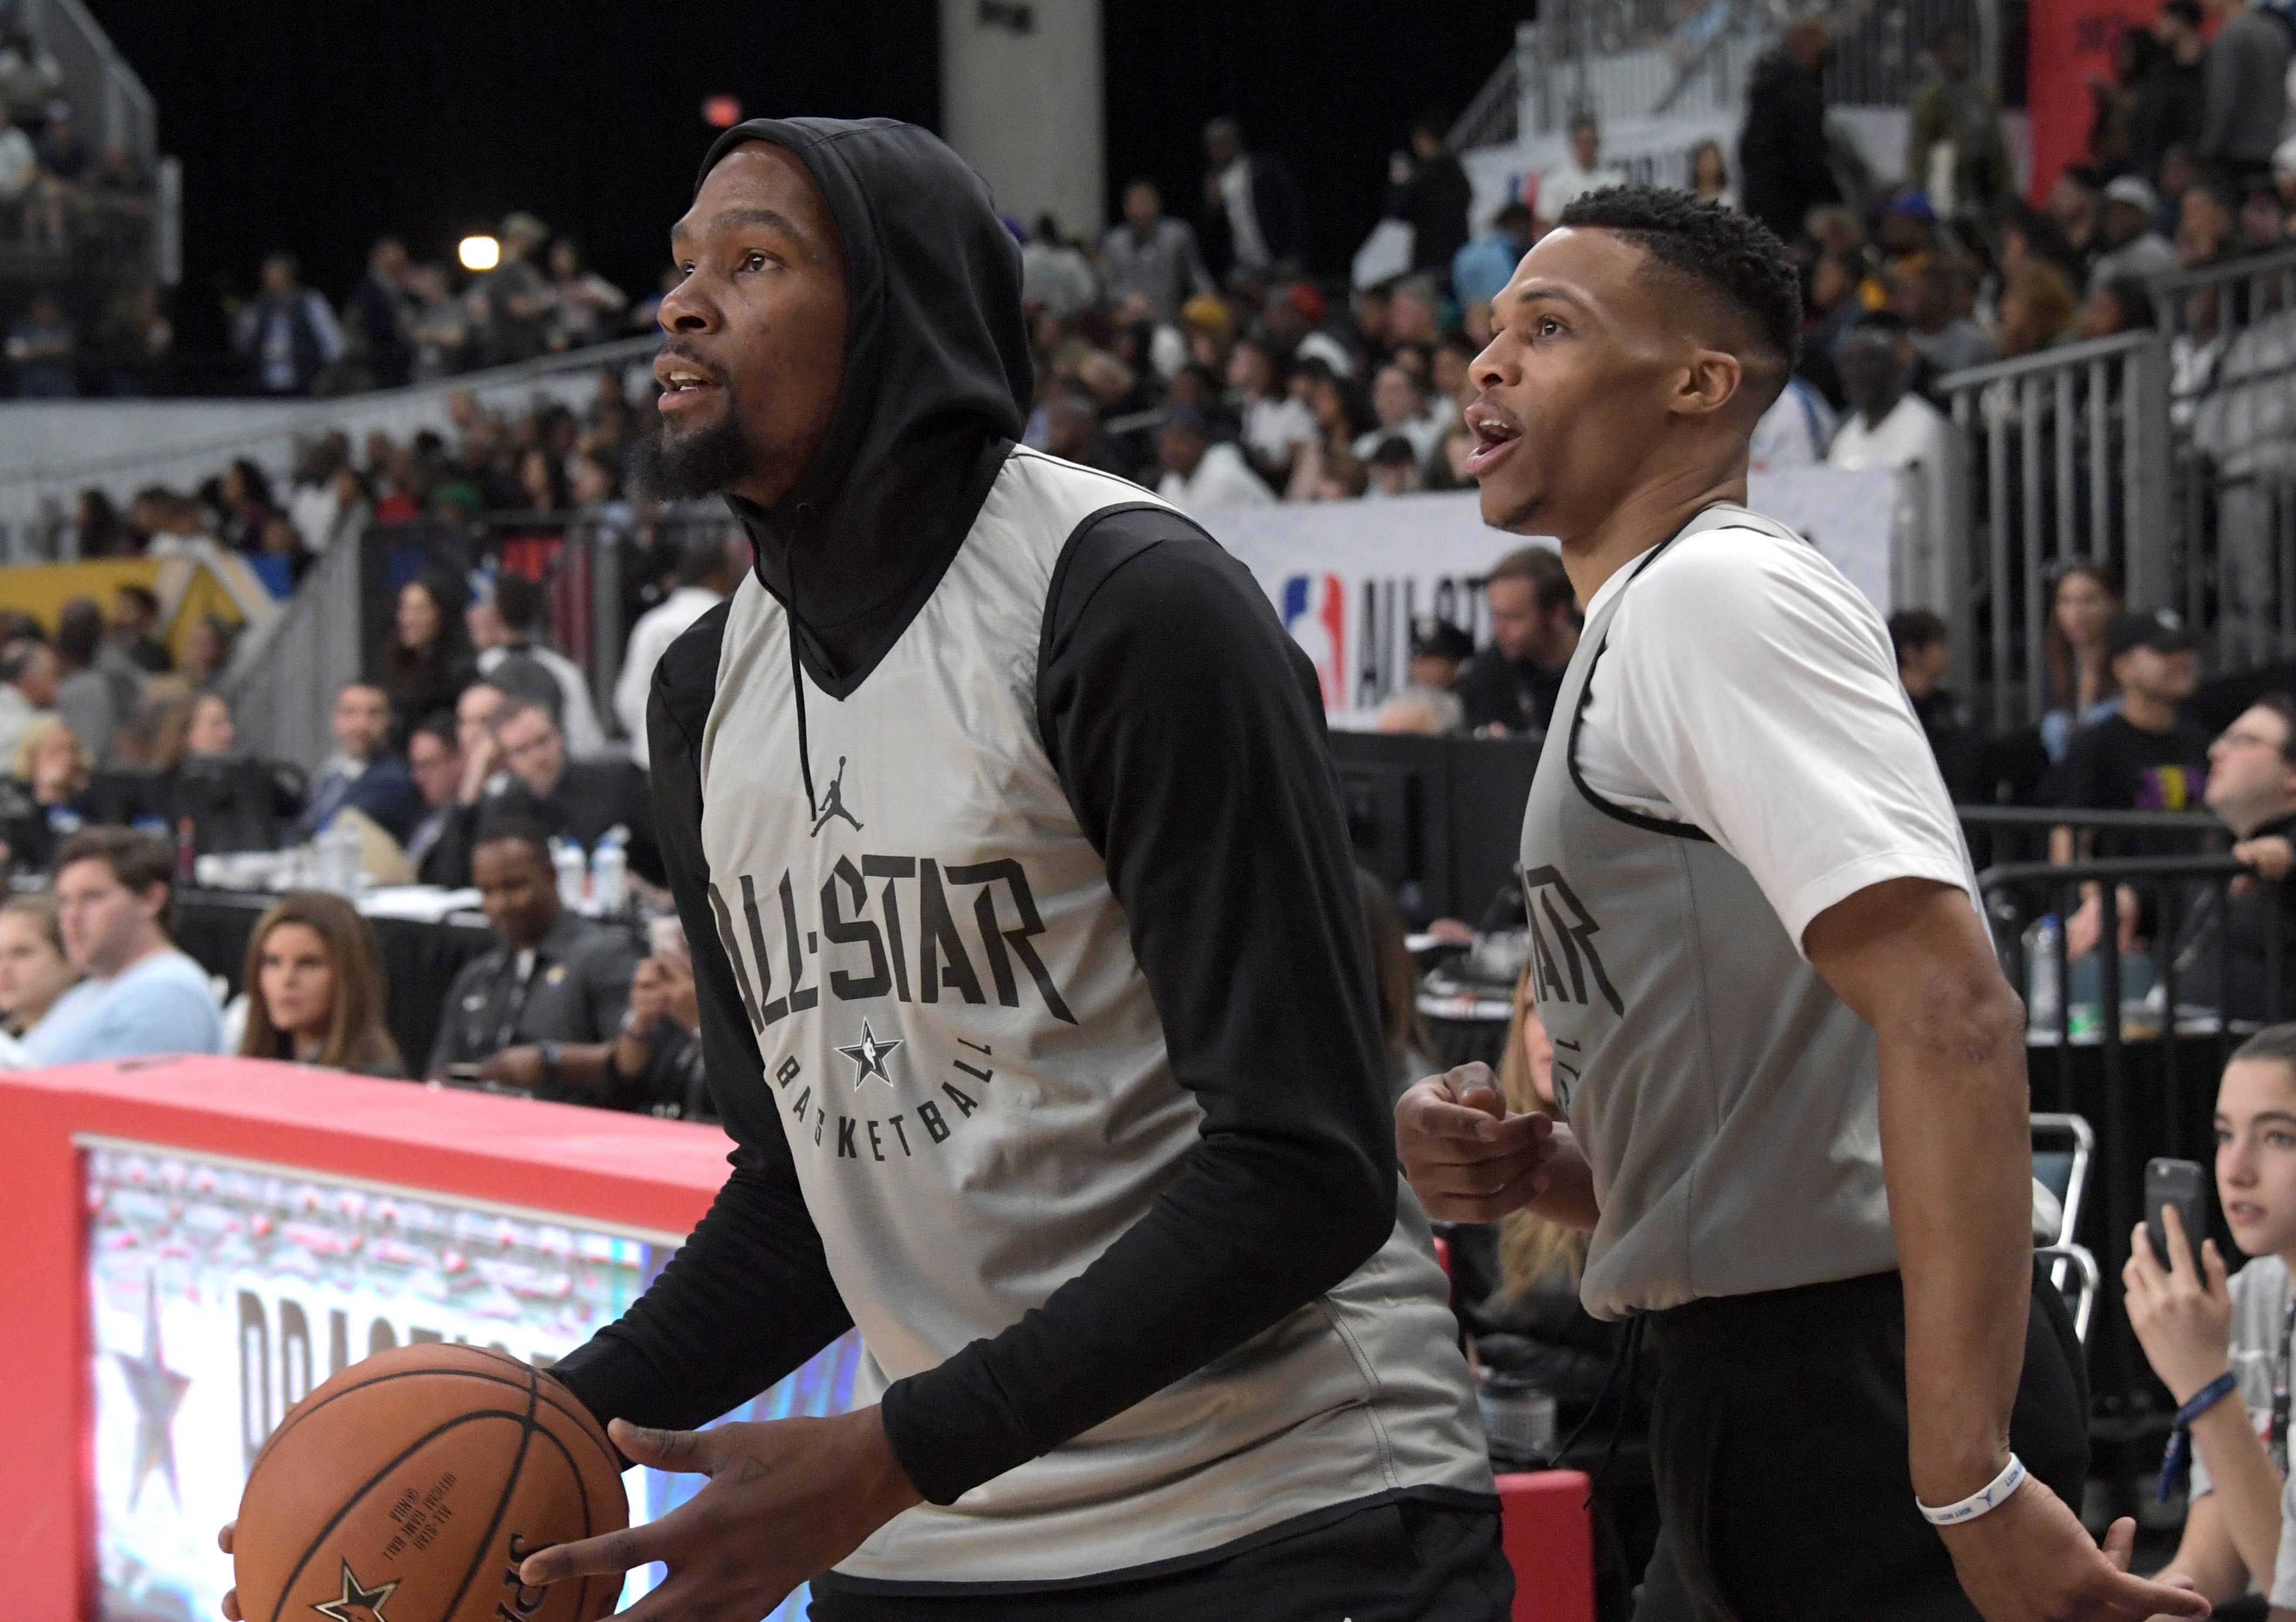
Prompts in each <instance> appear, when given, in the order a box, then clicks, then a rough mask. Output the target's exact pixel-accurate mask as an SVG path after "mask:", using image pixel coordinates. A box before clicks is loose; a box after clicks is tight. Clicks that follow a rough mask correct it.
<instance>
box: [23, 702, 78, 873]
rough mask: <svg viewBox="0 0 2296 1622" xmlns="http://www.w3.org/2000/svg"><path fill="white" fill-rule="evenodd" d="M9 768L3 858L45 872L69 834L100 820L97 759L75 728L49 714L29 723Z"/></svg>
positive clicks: (25, 867)
mask: <svg viewBox="0 0 2296 1622" xmlns="http://www.w3.org/2000/svg"><path fill="white" fill-rule="evenodd" d="M9 769H10V772H11V775H10V776H9V777H8V778H6V779H5V780H0V862H4V863H8V864H12V865H13V866H14V867H15V868H16V869H17V870H18V871H19V872H45V870H46V868H47V865H48V863H49V862H50V861H51V860H52V859H53V857H54V856H55V854H56V847H57V846H58V845H60V844H61V843H62V842H63V841H64V839H65V837H66V836H67V835H69V834H71V833H75V832H77V831H78V830H80V829H81V828H83V827H85V826H86V825H87V823H89V822H90V821H92V820H94V807H92V806H91V805H90V804H89V802H88V798H87V785H88V782H89V779H90V778H92V777H93V776H94V773H95V766H94V762H92V761H91V760H89V759H88V758H87V751H86V750H83V749H81V748H80V744H79V739H78V737H77V736H76V735H75V734H74V733H73V732H72V729H71V728H70V727H69V726H67V725H64V724H63V723H62V722H61V721H60V720H58V719H57V718H56V717H53V716H47V717H43V718H41V719H40V720H37V721H35V722H33V723H32V725H30V726H29V728H27V729H26V731H25V733H24V736H23V738H22V740H21V741H19V742H18V743H17V745H16V758H15V759H14V761H13V762H12V763H11V765H10V768H9Z"/></svg>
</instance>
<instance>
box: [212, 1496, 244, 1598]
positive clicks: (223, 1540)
mask: <svg viewBox="0 0 2296 1622" xmlns="http://www.w3.org/2000/svg"><path fill="white" fill-rule="evenodd" d="M238 1524H239V1522H237V1521H236V1520H226V1521H225V1522H224V1523H223V1530H222V1531H220V1532H218V1533H217V1534H216V1547H217V1548H218V1549H221V1550H222V1551H223V1552H225V1554H228V1553H230V1552H231V1530H232V1528H234V1527H235V1526H237V1525H238ZM220 1609H221V1610H222V1611H223V1614H224V1622H245V1619H244V1618H242V1617H241V1616H240V1614H239V1590H238V1589H236V1588H226V1589H225V1590H224V1591H223V1602H222V1604H221V1606H220Z"/></svg>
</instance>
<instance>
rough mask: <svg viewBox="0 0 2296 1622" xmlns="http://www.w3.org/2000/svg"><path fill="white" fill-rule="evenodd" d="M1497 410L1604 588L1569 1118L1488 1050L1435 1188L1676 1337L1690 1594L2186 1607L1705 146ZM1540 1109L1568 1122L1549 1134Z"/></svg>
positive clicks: (1648, 1325) (1570, 288)
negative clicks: (2117, 1449) (2063, 1281)
mask: <svg viewBox="0 0 2296 1622" xmlns="http://www.w3.org/2000/svg"><path fill="white" fill-rule="evenodd" d="M1496 314H1497V317H1498V319H1499V322H1500V328H1499V331H1498V332H1497V334H1496V335H1495V336H1494V337H1493V339H1492V340H1491V342H1490V345H1489V346H1488V348H1486V349H1485V350H1484V351H1483V353H1482V354H1481V356H1479V357H1478V358H1477V360H1476V362H1475V364H1474V368H1473V372H1472V376H1473V378H1474V381H1475V383H1476V386H1477V388H1478V389H1479V390H1480V392H1479V394H1478V395H1477V397H1476V399H1475V401H1474V402H1473V404H1472V405H1471V406H1469V407H1468V408H1467V412H1466V419H1467V422H1468V423H1469V424H1470V426H1471V427H1472V429H1473V430H1474V433H1475V436H1476V440H1477V445H1476V448H1475V450H1474V451H1473V453H1472V460H1471V464H1470V465H1471V466H1472V469H1473V471H1474V473H1475V476H1476V478H1477V479H1478V480H1479V481H1480V485H1481V488H1482V502H1483V515H1484V517H1485V518H1486V519H1487V520H1488V521H1490V522H1491V523H1493V524H1495V525H1497V526H1498V527H1500V528H1507V529H1512V530H1515V531H1517V532H1518V533H1522V534H1532V535H1542V534H1543V535H1552V536H1555V537H1559V538H1560V540H1561V542H1562V561H1563V565H1564V567H1565V568H1566V569H1568V570H1569V572H1570V579H1571V584H1572V586H1573V587H1574V588H1575V589H1576V591H1577V593H1578V596H1579V601H1580V602H1582V603H1583V604H1584V605H1585V607H1586V615H1587V624H1586V629H1585V631H1584V632H1583V633H1582V635H1581V636H1580V639H1579V650H1578V652H1577V653H1576V654H1575V655H1574V656H1573V657H1572V659H1571V660H1570V667H1569V668H1568V669H1567V670H1566V672H1565V673H1564V676H1563V680H1562V692H1561V694H1560V696H1559V697H1558V699H1557V700H1556V705H1555V710H1554V717H1555V718H1554V726H1553V728H1552V729H1551V730H1550V731H1549V732H1548V733H1547V734H1546V750H1545V753H1544V754H1543V755H1542V756H1541V758H1540V760H1539V766H1538V773H1537V774H1536V776H1535V778H1534V779H1533V782H1532V787H1531V791H1530V798H1529V806H1528V807H1527V809H1526V812H1525V815H1524V819H1523V831H1522V872H1523V884H1524V890H1525V895H1526V897H1527V899H1528V901H1529V913H1530V918H1531V923H1532V930H1533V933H1532V939H1531V963H1532V983H1533V988H1534V990H1535V991H1536V993H1537V995H1538V1010H1539V1014H1540V1016H1541V1018H1542V1019H1543V1020H1544V1021H1545V1023H1546V1031H1547V1035H1548V1036H1549V1037H1550V1038H1551V1039H1552V1040H1553V1042H1554V1074H1555V1081H1556V1086H1555V1092H1556V1095H1557V1098H1558V1100H1559V1101H1560V1102H1562V1105H1563V1108H1564V1111H1565V1113H1566V1114H1567V1115H1568V1117H1569V1119H1570V1136H1569V1138H1568V1139H1567V1140H1564V1141H1563V1142H1562V1143H1559V1144H1557V1143H1549V1142H1548V1141H1547V1135H1546V1123H1545V1122H1544V1121H1543V1119H1542V1118H1538V1117H1529V1116H1523V1117H1516V1118H1511V1119H1507V1118H1501V1117H1502V1116H1503V1106H1502V1105H1501V1104H1500V1103H1499V1102H1498V1100H1497V1094H1496V1093H1494V1092H1493V1091H1491V1090H1490V1087H1489V1077H1488V1071H1485V1070H1483V1069H1481V1067H1471V1068H1470V1069H1463V1070H1459V1071H1454V1072H1452V1073H1451V1075H1449V1076H1448V1077H1433V1078H1431V1079H1429V1080H1427V1081H1423V1082H1421V1083H1419V1084H1417V1085H1415V1086H1414V1087H1413V1088H1412V1089H1410V1091H1408V1092H1407V1093H1406V1094H1405V1096H1404V1098H1403V1099H1402V1100H1401V1101H1400V1102H1398V1106H1397V1123H1398V1137H1399V1139H1400V1141H1401V1144H1402V1149H1403V1154H1404V1159H1405V1162H1406V1166H1407V1167H1409V1169H1410V1171H1411V1175H1412V1180H1413V1183H1414V1185H1415V1187H1417V1188H1418V1189H1419V1191H1420V1192H1421V1193H1422V1194H1423V1196H1424V1197H1425V1198H1426V1199H1427V1200H1428V1202H1429V1205H1430V1208H1431V1209H1433V1210H1434V1211H1435V1212H1436V1213H1437V1214H1438V1215H1441V1216H1456V1217H1459V1218H1461V1219H1464V1220H1470V1221H1490V1220H1493V1219H1495V1218H1496V1217H1497V1216H1500V1215H1502V1214H1504V1213H1505V1212H1506V1211H1508V1210H1512V1209H1515V1208H1521V1207H1522V1206H1524V1205H1525V1204H1531V1205H1533V1206H1534V1207H1535V1208H1538V1209H1539V1210H1541V1211H1543V1212H1545V1213H1546V1214H1547V1215H1548V1216H1553V1217H1554V1218H1555V1219H1557V1220H1561V1221H1565V1222H1569V1223H1572V1224H1575V1225H1579V1226H1582V1227H1586V1228H1589V1229H1591V1230H1592V1231H1593V1234H1594V1237H1593V1240H1592V1241H1591V1243H1590V1245H1589V1248H1588V1251H1587V1267H1586V1274H1585V1278H1584V1281H1583V1287H1582V1295H1583V1298H1584V1299H1585V1301H1586V1303H1587V1307H1589V1309H1590V1310H1592V1311H1593V1312H1594V1313H1595V1314H1596V1315H1598V1316H1601V1317H1604V1318H1614V1319H1616V1318H1626V1319H1630V1320H1633V1322H1634V1323H1635V1328H1634V1329H1633V1330H1631V1331H1629V1335H1630V1340H1629V1344H1630V1345H1631V1344H1632V1343H1633V1340H1632V1337H1637V1336H1638V1337H1639V1339H1640V1340H1641V1342H1642V1343H1643V1344H1644V1346H1645V1347H1646V1348H1648V1352H1649V1355H1650V1356H1652V1359H1653V1360H1654V1361H1655V1363H1656V1365H1657V1376H1658V1379H1657V1385H1656V1389H1655V1397H1654V1402H1653V1407H1652V1434H1651V1454H1652V1469H1653V1472H1654V1474H1655V1476H1656V1478H1657V1482H1658V1488H1659V1499H1660V1504H1661V1512H1662V1519H1663V1521H1664V1525H1665V1533H1664V1536H1663V1539H1662V1543H1661V1551H1662V1552H1661V1561H1659V1562H1658V1563H1657V1564H1656V1565H1655V1566H1654V1568H1653V1574H1652V1586H1653V1587H1654V1588H1659V1589H1661V1590H1669V1589H1671V1590H1674V1592H1673V1593H1671V1595H1670V1597H1669V1601H1668V1602H1666V1603H1664V1604H1661V1605H1659V1606H1657V1607H1656V1609H1657V1610H1659V1613H1660V1614H1662V1615H1665V1616H1669V1617H1674V1616H1690V1617H1695V1618H1701V1622H1718V1619H1719V1618H1746V1619H1747V1622H1752V1619H1753V1618H1761V1619H1762V1622H1779V1619H1787V1618H1812V1619H1816V1618H1844V1617H1858V1618H1971V1617H1975V1616H1983V1617H1985V1618H1989V1619H1990V1622H2027V1619H2029V1618H2107V1617H2113V1618H2141V1617H2149V1616H2152V1615H2153V1614H2155V1613H2156V1612H2157V1613H2166V1614H2169V1615H2172V1616H2201V1615H2205V1614H2206V1613H2207V1609H2208V1607H2207V1604H2206V1602H2204V1601H2202V1600H2201V1599H2200V1598H2199V1596H2197V1595H2196V1594H2194V1593H2191V1592H2189V1591H2187V1590H2181V1589H2177V1588H2171V1587H2167V1586H2163V1585H2159V1584H2155V1583H2148V1582H2142V1581H2139V1580H2138V1579H2136V1578H2135V1577H2131V1576H2129V1575H2128V1569H2127V1568H2128V1550H2129V1540H2130V1536H2131V1535H2132V1533H2133V1532H2134V1529H2135V1528H2134V1525H2133V1523H2132V1522H2129V1521H2127V1520H2124V1521H2121V1522H2120V1523H2119V1524H2118V1525H2117V1526H2116V1527H2114V1528H2113V1529H2112V1533H2111V1535H2110V1536H2109V1537H2108V1539H2107V1544H2106V1548H2105V1549H2104V1550H2100V1549H2099V1548H2098V1547H2097V1545H2096V1544H2095V1542H2093V1541H2092V1540H2091V1539H2090V1538H2089V1536H2088V1535H2087V1533H2086V1532H2085V1531H2084V1530H2083V1529H2082V1527H2081V1524H2080V1522H2079V1520H2077V1519H2076V1518H2075V1516H2074V1513H2073V1511H2072V1509H2071V1507H2069V1501H2070V1503H2078V1502H2079V1495H2080V1490H2081V1483H2082V1479H2083V1476H2084V1474H2085V1471H2086V1467H2087V1431H2086V1421H2087V1394H2086V1389H2085V1386H2084V1382H2083V1380H2082V1378H2081V1375H2080V1372H2079V1370H2080V1363H2079V1356H2080V1348H2079V1344H2078V1343H2077V1342H2076V1340H2075V1339H2074V1337H2073V1333H2072V1327H2071V1323H2070V1321H2069V1320H2068V1319H2067V1316H2066V1314H2065V1310H2064V1302H2063V1301H2062V1298H2060V1297H2059V1296H2058V1294H2057V1292H2056V1291H2055V1290H2054V1289H2053V1288H2052V1287H2051V1285H2050V1284H2049V1282H2048V1280H2047V1279H2046V1276H2042V1275H2038V1274H2036V1272H2035V1270H2034V1267H2033V1258H2032V1248H2031V1241H2030V1176H2031V1170H2032V1159H2031V1143H2030V1125H2029V1123H2028V1120H2027V1118H2026V1111H2027V1109H2028V1103H2027V1093H2026V1084H2025V1050H2024V1018H2023V1011H2022V1009H2021V1008H2020V1007H2019V1005H2018V1002H2017V998H2016V995H2015V994H2014V993H2013V992H2012V991H2011V990H2010V988H2009V987H2008V985H2007V983H2006V982H2005V981H2004V979H2002V976H2001V971H2000V967H1999V964H1998V963H1997V962H1996V960H1995V958H1994V954H1993V948H1992V943H1991V941H1990V938H1989V936H1988V933H1987V930H1986V927H1985V923H1984V921H1983V919H1982V918H1981V917H1980V913H1979V911H1978V908H1977V905H1975V897H1974V894H1973V884H1972V879H1971V876H1970V872H1969V868H1968V861H1967V856H1966V854H1965V852H1964V849H1963V846H1962V841H1961V837H1960V831H1959V829H1958V826H1957V824H1956V822H1955V819H1954V815H1953V807H1952V806H1951V804H1950V802H1949V801H1948V799H1947V797H1946V791H1945V785H1944V783H1943V782H1941V781H1940V780H1939V776H1938V772H1937V766H1936V764H1935V761H1934V759H1933V758H1932V757H1931V753H1930V750H1929V748H1928V745H1927V743H1926V741H1924V739H1923V733H1922V730H1921V727H1920V725H1919V724H1918V723H1917V722H1916V721H1915V718H1914V716H1913V713H1912V711H1911V710H1910V709H1908V708H1907V703H1906V699H1905V695H1904V692H1903V691H1902V689H1901V688H1900V686H1899V684H1898V679H1897V664H1896V659H1895V657H1894V655H1893V653H1892V651H1891V648H1890V637H1889V634H1888V632H1887V631H1886V630H1885V629H1884V628H1883V627H1882V620H1881V618H1880V616H1879V615H1878V614H1877V613H1876V612H1875V611H1874V607H1873V605H1872V604H1871V603H1869V602H1866V600H1865V599H1864V598H1863V597H1861V596H1860V595H1859V594H1858V593H1857V591H1856V589H1855V588H1853V587H1852V586H1849V583H1848V582H1847V581H1846V580H1845V579H1843V578H1842V577H1841V573H1840V572H1839V571H1838V570H1836V569H1834V568H1833V566H1832V565H1831V564H1829V563H1828V562H1827V561H1825V558H1823V557H1822V556H1820V555H1819V554H1818V553H1817V552H1816V549H1815V548H1814V547H1812V546H1810V545H1808V543H1807V542H1806V541H1804V540H1803V539H1802V538H1801V537H1800V536H1798V535H1796V534H1794V533H1793V532H1792V530H1790V529H1788V528H1784V526H1782V525H1780V524H1777V523H1775V522H1773V521H1772V520H1769V519H1767V518H1764V517H1761V516H1759V514H1757V513H1754V512H1749V511H1748V510H1747V508H1746V504H1745V503H1746V494H1747V493H1746V459H1747V441H1748V438H1749V437H1750V436H1751V433H1752V431H1753V427H1754V424H1755V422H1757V421H1758V420H1759V418H1760V416H1761V414H1762V412H1763V410H1764V409H1765V408H1766V407H1767V406H1768V405H1769V404H1770V402H1771V401H1772V400H1774V399H1775V398H1776V397H1777V395H1778V392H1779V390H1780V389H1782V388H1783V387H1784V384H1785V381H1786V379H1787V377H1788V375H1789V374H1790V373H1791V372H1792V368H1793V364H1794V358H1795V350H1796V347H1797V344H1798V341H1799V335H1800V326H1801V299H1800V284H1799V283H1798V282H1797V280H1796V277H1795V274H1794V271H1793V267H1792V264H1791V262H1789V261H1788V260H1787V258H1785V254H1784V249H1783V248H1782V247H1781V246H1780V245H1779V243H1778V242H1777V240H1776V239H1775V237H1773V236H1771V235H1770V233H1768V231H1767V230H1766V229H1765V228H1764V227H1763V226H1761V225H1759V224H1757V223H1754V222H1752V221H1750V220H1749V219H1748V218H1747V217H1745V216H1743V215H1740V214H1736V213H1734V212H1731V211H1729V210H1726V209H1719V208H1714V207H1710V206H1705V205H1701V204H1699V203H1697V202H1696V201H1693V199H1691V198H1689V197H1688V196H1686V195H1685V194H1684V193H1678V192H1668V191H1661V190H1657V189H1653V188H1649V187H1621V188H1615V189H1612V190H1609V191H1603V192H1597V193H1593V194H1591V195H1589V196H1587V197H1585V198H1582V199H1580V200H1579V201H1577V202H1575V203H1573V204H1572V205H1571V206H1570V208H1569V209H1566V210H1565V211H1564V213H1563V215H1562V226H1561V228H1559V229H1557V230H1556V231H1555V232H1554V233H1552V234H1551V235H1549V236H1547V237H1546V238H1545V239H1544V240H1542V241H1541V242H1539V244H1538V246H1537V247H1536V248H1534V249H1532V250H1530V252H1529V254H1528V255H1526V256H1525V257H1524V258H1523V261H1522V263H1521V266H1520V267H1519V268H1518V269H1517V271H1516V272H1515V275H1514V279H1513V281H1512V282H1511V283H1509V284H1508V286H1507V287H1506V288H1505V291H1503V292H1501V294H1500V295H1499V298H1498V299H1497V306H1496ZM1550 1151H1552V1153H1551V1154H1550Z"/></svg>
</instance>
